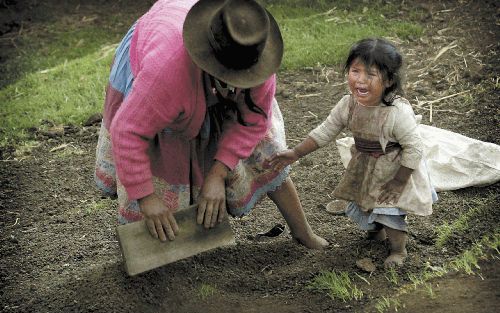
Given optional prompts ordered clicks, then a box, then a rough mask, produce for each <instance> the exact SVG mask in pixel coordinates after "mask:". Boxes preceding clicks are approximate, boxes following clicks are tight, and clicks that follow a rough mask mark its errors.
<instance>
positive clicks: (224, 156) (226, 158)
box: [215, 150, 240, 171]
mask: <svg viewBox="0 0 500 313" xmlns="http://www.w3.org/2000/svg"><path fill="white" fill-rule="evenodd" d="M215 159H216V160H218V161H219V162H222V163H224V165H225V166H227V167H228V168H229V169H230V170H231V171H232V170H234V168H235V167H236V165H237V164H238V162H239V161H240V159H239V158H238V156H236V155H234V154H231V153H229V152H227V151H224V150H222V151H220V150H219V151H218V152H217V153H216V154H215Z"/></svg>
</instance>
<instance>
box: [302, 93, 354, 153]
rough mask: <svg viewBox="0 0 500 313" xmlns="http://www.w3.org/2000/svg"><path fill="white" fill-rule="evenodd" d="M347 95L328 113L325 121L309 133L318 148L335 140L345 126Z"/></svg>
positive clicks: (347, 106)
mask: <svg viewBox="0 0 500 313" xmlns="http://www.w3.org/2000/svg"><path fill="white" fill-rule="evenodd" d="M349 97H350V96H349V95H346V96H344V97H343V98H342V99H341V100H340V101H339V102H338V103H337V105H335V106H334V107H333V109H332V110H331V111H330V114H329V115H328V117H327V118H326V120H325V121H324V122H323V123H321V124H320V125H319V126H317V127H316V128H315V129H313V130H312V131H311V132H310V133H309V137H311V138H312V139H313V140H314V141H315V142H316V143H317V144H318V146H319V147H323V146H325V145H326V144H328V143H329V142H331V141H333V140H334V139H335V138H337V136H338V134H340V132H341V131H342V129H344V128H345V127H346V126H347V119H348V115H349Z"/></svg>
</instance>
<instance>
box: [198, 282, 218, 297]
mask: <svg viewBox="0 0 500 313" xmlns="http://www.w3.org/2000/svg"><path fill="white" fill-rule="evenodd" d="M216 291H217V288H215V287H214V286H211V285H209V284H201V286H200V288H199V290H198V296H199V297H200V298H201V299H202V300H205V299H207V298H209V297H211V296H213V295H214V294H215V292H216Z"/></svg>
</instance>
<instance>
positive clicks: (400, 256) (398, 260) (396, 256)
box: [384, 249, 408, 268]
mask: <svg viewBox="0 0 500 313" xmlns="http://www.w3.org/2000/svg"><path fill="white" fill-rule="evenodd" d="M407 255H408V254H407V252H406V249H404V250H403V251H401V252H396V253H391V255H389V256H388V257H387V259H385V261H384V267H385V268H390V267H394V266H401V265H403V263H404V260H405V259H406V256H407Z"/></svg>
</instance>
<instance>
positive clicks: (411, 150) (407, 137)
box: [392, 103, 423, 169]
mask: <svg viewBox="0 0 500 313" xmlns="http://www.w3.org/2000/svg"><path fill="white" fill-rule="evenodd" d="M396 112H397V113H396V116H395V119H394V126H393V128H392V136H393V137H394V139H396V141H397V142H398V143H399V144H400V145H401V148H402V153H401V165H402V166H405V167H408V168H411V169H415V168H417V167H418V165H419V164H420V160H421V159H422V156H423V143H422V138H421V137H420V134H419V133H418V130H417V126H418V124H417V120H416V117H415V113H414V112H413V109H412V108H411V106H410V104H409V103H405V104H403V105H401V106H399V107H397V109H396Z"/></svg>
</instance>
